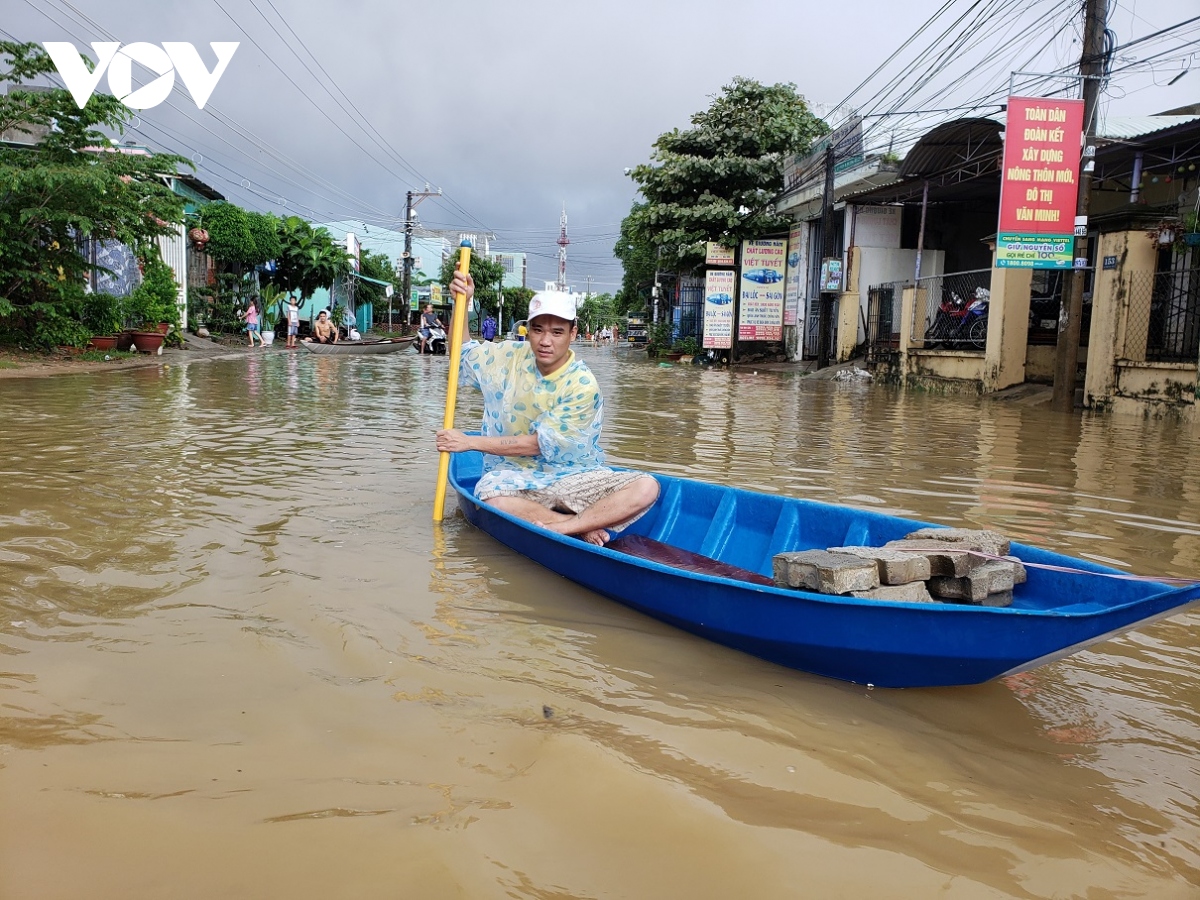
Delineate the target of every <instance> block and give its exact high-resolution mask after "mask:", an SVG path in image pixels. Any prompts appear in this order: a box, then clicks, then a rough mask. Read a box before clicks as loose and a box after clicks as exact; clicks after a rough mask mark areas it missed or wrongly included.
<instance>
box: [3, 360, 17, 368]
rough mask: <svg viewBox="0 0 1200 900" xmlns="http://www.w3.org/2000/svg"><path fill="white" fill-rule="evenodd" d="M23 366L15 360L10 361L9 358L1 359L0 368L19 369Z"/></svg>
mask: <svg viewBox="0 0 1200 900" xmlns="http://www.w3.org/2000/svg"><path fill="white" fill-rule="evenodd" d="M19 368H21V367H20V366H18V365H17V364H16V363H15V362H9V361H8V360H7V359H0V369H19Z"/></svg>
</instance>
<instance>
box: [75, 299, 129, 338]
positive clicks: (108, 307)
mask: <svg viewBox="0 0 1200 900" xmlns="http://www.w3.org/2000/svg"><path fill="white" fill-rule="evenodd" d="M81 318H82V320H83V326H84V327H85V328H87V329H88V331H90V332H91V333H92V338H91V340H89V341H88V343H89V344H90V345H91V346H92V347H93V348H94V349H96V350H112V349H114V348H115V347H116V344H117V332H119V331H120V330H121V325H122V322H123V320H124V303H123V300H122V298H120V297H115V296H113V295H112V294H104V293H98V292H97V293H91V294H85V295H84V298H83V308H82V310H81Z"/></svg>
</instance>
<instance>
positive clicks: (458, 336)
mask: <svg viewBox="0 0 1200 900" xmlns="http://www.w3.org/2000/svg"><path fill="white" fill-rule="evenodd" d="M458 271H460V272H462V273H464V274H466V273H469V272H470V271H471V242H470V241H469V240H467V239H465V238H464V239H463V242H462V244H461V245H460V246H459V248H458ZM466 320H467V297H466V294H460V293H458V292H455V294H454V315H453V317H452V318H451V321H450V346H449V348H448V349H447V354H448V356H447V358H448V359H449V361H450V374H449V376H448V378H447V379H446V416H445V418H444V419H442V429H443V430H444V429H447V428H453V427H454V407H455V405H456V404H457V403H458V367H459V362H460V359H459V357H460V356H461V355H462V333H463V324H464V323H465V322H466ZM449 477H450V454H449V453H447V452H445V451H442V453H441V454H439V459H438V474H437V487H436V488H435V491H434V495H433V521H435V522H440V521H442V515H443V513H445V511H446V482H447V481H448V480H449Z"/></svg>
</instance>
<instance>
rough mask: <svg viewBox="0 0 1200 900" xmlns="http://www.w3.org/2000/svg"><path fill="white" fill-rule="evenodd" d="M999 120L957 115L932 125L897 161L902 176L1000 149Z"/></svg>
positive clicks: (928, 171) (957, 163)
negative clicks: (937, 124)
mask: <svg viewBox="0 0 1200 900" xmlns="http://www.w3.org/2000/svg"><path fill="white" fill-rule="evenodd" d="M1001 130H1002V129H1001V126H1000V123H999V122H997V121H996V120H995V119H991V118H979V119H957V120H955V121H953V122H945V123H943V124H941V125H939V126H937V127H936V128H934V129H932V130H931V131H929V132H926V134H925V135H924V136H923V137H922V138H921V139H920V140H919V141H917V142H916V143H915V144H914V145H913V146H912V149H911V150H909V151H908V153H907V154H906V155H905V157H904V162H902V163H901V164H900V175H901V177H902V178H912V177H917V176H922V175H932V174H934V173H938V172H944V171H946V170H948V169H953V168H955V167H957V166H961V165H963V164H965V163H969V162H972V161H974V160H977V159H979V158H980V157H981V156H988V155H996V154H998V153H999V152H1000V150H1001V148H1002V146H1003V145H1002V144H1001V142H1000V132H1001Z"/></svg>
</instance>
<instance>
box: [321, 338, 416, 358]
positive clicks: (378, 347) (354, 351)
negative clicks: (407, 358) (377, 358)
mask: <svg viewBox="0 0 1200 900" xmlns="http://www.w3.org/2000/svg"><path fill="white" fill-rule="evenodd" d="M412 342H413V339H412V338H411V337H403V338H382V339H380V340H377V341H338V342H337V343H336V344H318V343H317V342H316V341H301V342H300V346H301V347H303V348H304V349H305V350H307V351H308V352H309V353H316V354H318V355H322V356H361V355H370V354H373V353H395V352H396V351H397V350H403V349H405V348H406V347H411V346H412Z"/></svg>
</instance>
